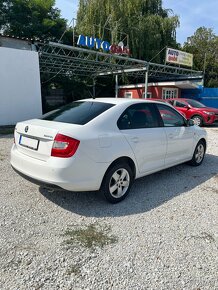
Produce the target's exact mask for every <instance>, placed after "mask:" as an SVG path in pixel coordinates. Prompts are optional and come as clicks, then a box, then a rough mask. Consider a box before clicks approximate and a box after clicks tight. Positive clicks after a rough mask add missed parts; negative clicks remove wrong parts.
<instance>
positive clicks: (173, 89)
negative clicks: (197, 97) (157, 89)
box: [162, 87, 179, 100]
mask: <svg viewBox="0 0 218 290" xmlns="http://www.w3.org/2000/svg"><path fill="white" fill-rule="evenodd" d="M164 91H171V92H172V91H176V96H174V97H170V98H166V96H164ZM178 96H179V89H178V88H173V87H164V88H162V99H163V100H170V99H176V98H178Z"/></svg>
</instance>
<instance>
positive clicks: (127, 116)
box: [117, 104, 159, 130]
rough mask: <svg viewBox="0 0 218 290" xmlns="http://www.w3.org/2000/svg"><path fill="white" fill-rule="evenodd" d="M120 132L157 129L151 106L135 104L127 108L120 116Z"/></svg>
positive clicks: (154, 113)
mask: <svg viewBox="0 0 218 290" xmlns="http://www.w3.org/2000/svg"><path fill="white" fill-rule="evenodd" d="M117 126H118V128H119V129H120V130H126V129H141V128H154V127H159V120H158V116H157V114H156V112H155V107H154V106H153V105H152V104H136V105H132V106H130V107H129V108H127V109H126V110H125V111H124V113H123V114H122V115H121V116H120V118H119V120H118V122H117Z"/></svg>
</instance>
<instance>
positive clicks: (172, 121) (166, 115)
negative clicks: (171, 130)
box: [157, 104, 185, 127]
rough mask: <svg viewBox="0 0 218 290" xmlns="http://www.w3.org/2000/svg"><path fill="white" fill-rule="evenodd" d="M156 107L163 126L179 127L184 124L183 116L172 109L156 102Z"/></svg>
mask: <svg viewBox="0 0 218 290" xmlns="http://www.w3.org/2000/svg"><path fill="white" fill-rule="evenodd" d="M157 108H158V110H159V112H160V115H161V118H162V120H163V123H164V127H181V126H184V125H185V120H184V118H183V117H182V116H181V115H180V114H179V113H177V112H176V111H175V110H174V109H172V108H170V107H168V106H164V105H160V104H157Z"/></svg>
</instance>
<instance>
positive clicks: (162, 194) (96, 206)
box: [39, 154, 218, 217]
mask: <svg viewBox="0 0 218 290" xmlns="http://www.w3.org/2000/svg"><path fill="white" fill-rule="evenodd" d="M215 175H216V176H218V156H215V155H211V154H207V155H206V156H205V160H204V163H203V164H202V165H201V166H199V167H191V166H188V165H186V164H182V165H179V166H175V167H172V168H170V169H166V170H163V171H161V172H158V173H155V174H152V175H149V176H146V177H143V178H140V179H137V180H136V181H135V183H134V185H133V187H132V189H131V192H130V194H129V196H128V197H127V198H126V199H125V200H124V201H122V202H121V203H118V204H115V205H113V204H109V203H107V202H106V201H105V200H104V199H103V198H102V196H101V195H100V193H99V192H83V193H82V192H80V193H78V192H69V191H53V192H49V191H48V190H47V189H45V188H43V187H40V188H39V190H40V192H41V194H42V195H43V196H45V197H46V198H47V199H49V200H50V201H52V202H54V203H55V204H57V205H58V206H60V207H62V208H64V209H66V210H68V211H71V212H74V213H77V214H79V215H82V216H89V217H108V216H111V217H114V216H126V215H133V214H137V213H141V212H146V211H150V210H151V209H153V208H156V207H158V206H160V205H162V204H163V203H165V202H167V201H169V200H171V199H173V198H174V197H176V196H178V195H180V194H183V193H185V192H188V191H190V190H192V189H193V188H195V187H197V186H199V185H201V184H202V183H204V182H205V181H207V180H209V179H210V178H212V177H214V176H215ZM217 179H218V177H217Z"/></svg>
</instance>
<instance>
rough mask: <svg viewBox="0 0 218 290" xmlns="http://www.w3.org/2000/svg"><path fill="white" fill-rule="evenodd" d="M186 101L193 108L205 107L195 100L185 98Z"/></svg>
mask: <svg viewBox="0 0 218 290" xmlns="http://www.w3.org/2000/svg"><path fill="white" fill-rule="evenodd" d="M187 103H188V104H189V105H191V106H192V107H194V108H205V107H206V106H205V105H204V104H202V103H200V102H198V101H195V100H187Z"/></svg>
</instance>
